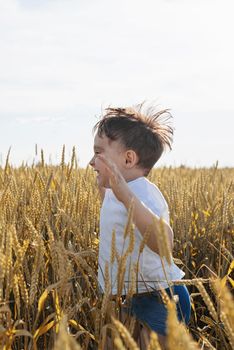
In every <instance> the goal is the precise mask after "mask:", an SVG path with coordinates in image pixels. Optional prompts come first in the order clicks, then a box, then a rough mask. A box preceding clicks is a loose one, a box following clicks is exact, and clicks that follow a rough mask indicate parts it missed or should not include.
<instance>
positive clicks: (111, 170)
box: [97, 154, 131, 203]
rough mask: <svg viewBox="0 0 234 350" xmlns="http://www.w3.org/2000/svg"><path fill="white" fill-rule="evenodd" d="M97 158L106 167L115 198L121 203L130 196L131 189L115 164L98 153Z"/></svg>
mask: <svg viewBox="0 0 234 350" xmlns="http://www.w3.org/2000/svg"><path fill="white" fill-rule="evenodd" d="M97 159H99V160H100V161H102V162H103V163H104V165H105V167H106V171H107V174H108V176H109V185H110V187H111V189H112V191H113V193H114V195H115V196H116V198H117V199H118V200H119V201H120V202H123V203H125V202H126V201H128V199H129V197H130V196H131V191H130V189H129V187H128V185H127V182H126V181H125V179H124V177H123V175H122V174H121V172H120V171H119V169H118V167H117V165H116V164H115V163H114V162H112V161H111V160H110V159H108V158H107V157H105V156H103V155H101V154H98V156H97Z"/></svg>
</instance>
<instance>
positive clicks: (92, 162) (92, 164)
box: [89, 156, 95, 167]
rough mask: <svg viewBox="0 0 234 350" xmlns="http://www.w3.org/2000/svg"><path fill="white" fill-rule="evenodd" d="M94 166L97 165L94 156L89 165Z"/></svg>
mask: <svg viewBox="0 0 234 350" xmlns="http://www.w3.org/2000/svg"><path fill="white" fill-rule="evenodd" d="M94 164H95V160H94V156H93V157H92V159H90V161H89V165H91V166H92V167H94Z"/></svg>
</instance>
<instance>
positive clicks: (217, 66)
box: [0, 0, 234, 167]
mask: <svg viewBox="0 0 234 350" xmlns="http://www.w3.org/2000/svg"><path fill="white" fill-rule="evenodd" d="M233 13H234V2H233V0H145V1H139V0H118V1H111V0H40V1H38V0H7V1H5V0H0V130H1V134H0V135H1V137H0V165H2V166H3V165H4V163H5V159H6V155H7V152H8V149H9V147H11V156H10V160H11V163H12V164H13V165H16V166H18V165H20V164H21V163H22V162H23V161H24V162H27V163H28V164H31V163H32V162H33V161H37V159H38V156H36V155H35V144H37V147H38V150H40V149H41V148H42V149H43V150H44V153H45V155H46V160H47V161H49V162H52V163H54V164H55V163H56V162H59V160H60V158H61V152H62V147H63V144H65V146H66V159H67V161H68V160H69V157H70V156H71V152H72V147H73V146H75V147H76V151H77V155H78V160H79V164H80V166H81V167H85V166H86V165H87V164H88V161H89V159H90V158H91V157H92V152H93V135H92V127H93V125H94V124H95V123H96V122H97V121H98V118H99V116H100V115H101V113H102V111H103V110H104V109H105V108H106V107H108V106H113V107H126V106H132V105H135V104H138V103H141V102H142V101H147V102H148V103H149V104H154V105H156V106H158V108H170V110H171V114H172V116H173V125H174V128H175V136H174V143H173V149H172V151H171V152H167V153H165V154H164V155H163V156H162V158H161V160H160V161H159V162H158V166H164V165H166V166H180V165H182V164H183V165H186V166H191V167H201V166H202V167H203V166H207V167H209V166H213V165H214V164H215V163H216V161H218V163H219V166H220V167H226V166H231V167H233V166H234V156H233V153H234V152H233V151H234V137H233V132H234V98H233V92H234V64H233V62H234V45H233V30H234V24H233V23H234V22H233Z"/></svg>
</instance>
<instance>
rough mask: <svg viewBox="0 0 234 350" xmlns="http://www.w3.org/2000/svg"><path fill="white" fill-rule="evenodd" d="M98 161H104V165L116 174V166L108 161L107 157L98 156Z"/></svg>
mask: <svg viewBox="0 0 234 350" xmlns="http://www.w3.org/2000/svg"><path fill="white" fill-rule="evenodd" d="M97 158H98V159H100V160H101V161H103V163H105V165H106V166H107V167H108V168H109V169H110V170H111V171H114V172H116V165H115V164H114V163H113V162H111V161H110V160H109V159H107V158H106V157H104V156H102V155H98V156H97Z"/></svg>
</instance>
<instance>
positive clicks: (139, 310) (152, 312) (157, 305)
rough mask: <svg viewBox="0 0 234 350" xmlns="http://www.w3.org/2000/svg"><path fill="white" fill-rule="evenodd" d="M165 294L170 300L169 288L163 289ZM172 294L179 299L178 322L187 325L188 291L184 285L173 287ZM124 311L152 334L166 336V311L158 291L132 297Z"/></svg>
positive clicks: (188, 309) (188, 312)
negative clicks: (151, 331) (144, 325)
mask: <svg viewBox="0 0 234 350" xmlns="http://www.w3.org/2000/svg"><path fill="white" fill-rule="evenodd" d="M165 292H166V293H167V294H168V295H169V297H170V298H171V297H172V296H171V292H170V289H169V288H167V289H165ZM172 292H173V294H174V295H178V298H179V300H178V302H177V303H176V308H177V317H178V320H179V321H182V322H184V323H185V324H188V322H189V319H190V315H191V303H190V296H189V293H188V289H187V288H186V286H184V285H179V286H173V287H172ZM126 311H128V312H129V313H130V315H131V316H135V317H136V319H138V320H139V321H141V322H142V323H144V324H146V325H147V326H148V327H149V328H150V329H151V330H153V331H154V332H156V333H158V334H161V335H164V336H165V335H166V334H167V314H168V311H167V307H166V305H165V304H164V303H163V301H162V298H161V295H160V292H159V291H153V292H149V293H143V294H142V295H141V294H135V295H133V297H132V298H131V300H130V304H129V307H128V308H127V309H126Z"/></svg>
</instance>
